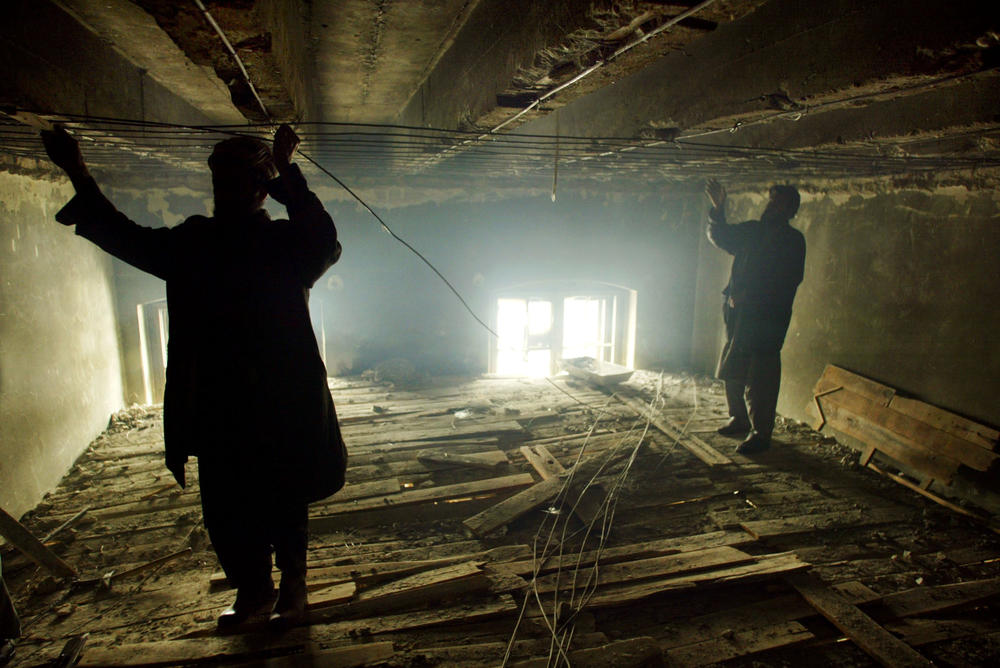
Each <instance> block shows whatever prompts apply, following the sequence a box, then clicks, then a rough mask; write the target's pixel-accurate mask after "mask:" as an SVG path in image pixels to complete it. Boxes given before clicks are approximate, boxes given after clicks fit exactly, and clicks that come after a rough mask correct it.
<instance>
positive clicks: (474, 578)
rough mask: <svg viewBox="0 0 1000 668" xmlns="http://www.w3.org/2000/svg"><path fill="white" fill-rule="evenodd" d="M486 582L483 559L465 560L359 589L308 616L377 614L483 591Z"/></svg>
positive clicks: (318, 619) (315, 618) (314, 619)
mask: <svg viewBox="0 0 1000 668" xmlns="http://www.w3.org/2000/svg"><path fill="white" fill-rule="evenodd" d="M489 584H490V583H489V579H488V578H487V577H486V573H485V572H484V571H483V569H482V562H481V561H467V562H462V563H458V564H452V565H450V566H444V567H442V568H436V569H433V570H430V571H424V572H422V573H416V574H414V575H410V576H407V577H404V578H400V579H399V580H394V581H392V582H388V583H386V584H384V585H381V586H378V587H374V588H372V589H368V590H366V591H362V592H361V593H359V594H358V595H357V597H356V599H355V600H354V601H351V602H350V603H348V604H347V605H344V606H341V607H340V608H336V609H331V610H329V611H328V610H322V611H316V612H315V613H312V612H310V613H309V615H308V619H309V620H310V622H311V623H317V622H322V621H326V620H329V619H334V618H338V617H339V618H343V617H367V616H371V615H378V614H383V613H386V612H393V611H397V610H400V609H403V608H408V607H416V606H418V605H423V604H426V603H429V602H435V601H443V600H446V599H448V598H453V597H456V596H460V595H465V594H470V593H474V592H480V591H485V590H487V589H488V588H489Z"/></svg>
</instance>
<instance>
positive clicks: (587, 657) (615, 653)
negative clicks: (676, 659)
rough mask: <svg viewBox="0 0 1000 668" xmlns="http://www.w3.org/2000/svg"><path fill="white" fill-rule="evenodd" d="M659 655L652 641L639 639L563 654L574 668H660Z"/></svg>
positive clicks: (517, 667)
mask: <svg viewBox="0 0 1000 668" xmlns="http://www.w3.org/2000/svg"><path fill="white" fill-rule="evenodd" d="M546 655H548V652H546ZM662 655H663V652H662V651H661V650H660V645H659V644H658V643H657V642H656V639H655V638H649V637H645V636H640V637H638V638H629V639H628V640H618V641H615V642H610V643H608V644H606V645H604V646H603V647H591V648H589V649H577V650H571V651H570V652H568V653H567V657H568V659H569V661H568V664H567V665H571V666H573V667H574V668H642V667H647V668H652V667H653V666H662V665H663V656H662ZM508 665H509V666H510V668H548V666H551V665H553V664H552V659H551V658H549V656H546V657H545V658H537V659H528V660H526V661H518V662H516V663H511V664H508ZM560 665H562V664H560Z"/></svg>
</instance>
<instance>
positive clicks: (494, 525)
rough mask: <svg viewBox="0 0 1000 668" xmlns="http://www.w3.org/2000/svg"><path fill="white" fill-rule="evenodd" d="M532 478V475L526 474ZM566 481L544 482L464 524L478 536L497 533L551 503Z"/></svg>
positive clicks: (556, 479) (469, 519) (553, 480)
mask: <svg viewBox="0 0 1000 668" xmlns="http://www.w3.org/2000/svg"><path fill="white" fill-rule="evenodd" d="M524 475H526V476H528V478H531V475H530V474H524ZM563 484H564V481H563V480H561V479H559V478H553V479H551V480H543V481H542V482H538V483H535V484H533V485H532V486H531V487H529V488H528V489H526V490H524V491H521V492H518V493H517V494H515V495H513V496H511V497H509V498H507V499H504V500H503V501H501V502H500V503H498V504H496V505H495V506H491V507H489V508H487V509H486V510H484V511H483V512H481V513H479V514H478V515H473V516H472V517H470V518H468V519H467V520H465V521H464V522H462V524H464V525H465V526H466V527H467V528H468V529H469V530H470V531H472V532H473V533H474V534H476V535H477V536H485V535H486V534H488V533H490V532H491V531H495V530H496V529H499V528H500V527H502V526H505V525H506V524H508V523H510V522H513V521H514V520H516V519H517V518H518V517H521V516H522V515H525V514H527V513H529V512H531V511H532V510H534V509H535V508H537V507H538V506H540V505H542V504H544V503H547V502H548V501H551V500H552V499H554V498H556V496H557V495H558V494H559V490H561V489H562V487H563Z"/></svg>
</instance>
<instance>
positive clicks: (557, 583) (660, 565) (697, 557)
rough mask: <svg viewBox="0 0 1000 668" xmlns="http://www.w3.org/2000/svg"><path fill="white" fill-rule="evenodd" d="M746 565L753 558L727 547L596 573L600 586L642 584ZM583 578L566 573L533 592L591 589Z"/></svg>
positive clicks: (541, 583)
mask: <svg viewBox="0 0 1000 668" xmlns="http://www.w3.org/2000/svg"><path fill="white" fill-rule="evenodd" d="M749 561H755V558H754V557H752V556H751V555H749V554H747V553H746V552H742V551H740V550H737V549H736V548H733V547H728V546H721V547H710V548H706V549H703V550H692V551H690V552H681V553H678V554H671V555H666V556H662V557H648V558H646V559H637V560H634V561H622V562H617V563H614V564H602V565H601V567H600V569H599V574H600V577H599V583H600V585H601V586H604V585H610V584H618V583H621V582H640V581H642V580H650V579H652V578H662V577H665V576H670V575H677V574H680V573H690V572H692V571H698V570H707V569H710V568H718V567H721V566H733V565H736V564H744V563H747V562H749ZM582 576H583V577H573V578H570V577H567V576H566V574H565V573H554V574H552V575H546V576H542V577H539V578H536V579H535V582H534V584H533V589H534V590H535V591H537V592H542V593H548V592H552V591H556V590H557V589H559V590H565V589H570V588H571V587H573V586H574V585H573V582H574V581H575V586H576V587H589V586H591V585H593V582H592V581H591V580H590V579H589V577H588V575H587V573H582Z"/></svg>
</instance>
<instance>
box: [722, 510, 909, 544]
mask: <svg viewBox="0 0 1000 668" xmlns="http://www.w3.org/2000/svg"><path fill="white" fill-rule="evenodd" d="M904 519H905V518H904V517H903V516H902V515H901V514H900V513H899V512H898V511H895V510H883V509H873V510H868V511H863V510H845V511H838V512H833V513H819V514H815V515H800V516H796V517H783V518H780V519H774V520H752V521H749V522H741V523H740V526H741V527H742V528H743V530H744V531H746V532H747V533H749V534H750V535H751V536H753V537H754V538H757V539H761V538H773V537H775V536H789V535H794V534H800V533H811V532H813V531H825V530H827V529H833V528H839V527H848V526H850V527H861V526H870V525H873V524H885V523H891V522H900V521H903V520H904Z"/></svg>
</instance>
